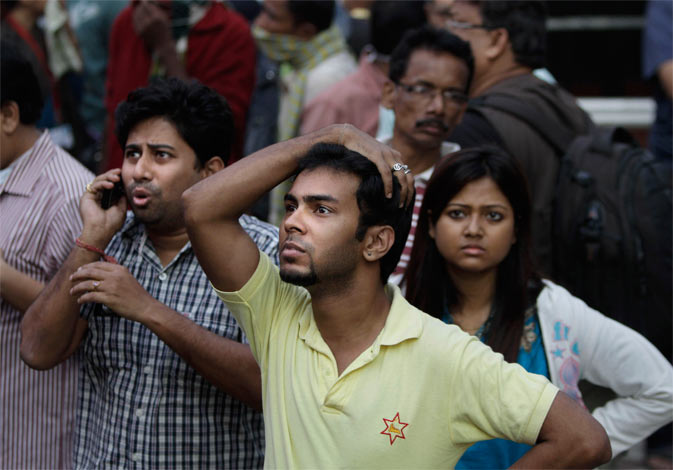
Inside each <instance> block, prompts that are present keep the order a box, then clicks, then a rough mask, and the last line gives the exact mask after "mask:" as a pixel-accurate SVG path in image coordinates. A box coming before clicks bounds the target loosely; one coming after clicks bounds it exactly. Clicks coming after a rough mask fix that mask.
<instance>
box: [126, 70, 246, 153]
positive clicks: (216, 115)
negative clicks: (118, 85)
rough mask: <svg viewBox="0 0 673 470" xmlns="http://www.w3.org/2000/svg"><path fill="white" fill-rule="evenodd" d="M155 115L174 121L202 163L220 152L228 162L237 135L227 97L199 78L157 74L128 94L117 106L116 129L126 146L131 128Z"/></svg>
mask: <svg viewBox="0 0 673 470" xmlns="http://www.w3.org/2000/svg"><path fill="white" fill-rule="evenodd" d="M153 117H162V118H164V119H166V120H168V121H169V122H171V123H172V124H173V125H174V126H175V128H176V130H177V131H178V134H180V137H182V139H183V140H184V141H185V142H187V145H189V146H190V147H191V148H192V150H194V153H195V154H196V157H197V159H198V161H199V162H200V163H201V165H204V164H205V163H206V162H207V161H208V160H210V159H211V158H213V157H215V156H217V157H221V158H222V160H223V161H224V162H225V163H226V162H227V160H228V159H229V152H230V150H231V145H232V142H233V139H234V118H233V115H232V112H231V108H229V105H228V104H227V101H226V100H225V99H224V98H223V97H222V96H221V95H220V94H218V93H217V92H216V91H215V90H213V89H212V88H209V87H207V86H205V85H203V84H201V83H199V82H197V81H195V80H194V81H190V82H184V81H182V80H180V79H178V78H175V77H171V78H158V79H155V80H153V81H152V82H151V83H150V84H149V85H148V86H146V87H143V88H138V89H136V90H134V91H132V92H131V93H129V94H128V97H127V98H126V101H124V102H122V103H120V104H119V106H117V110H116V112H115V133H116V134H117V140H118V141H119V145H120V146H121V147H122V148H124V147H125V146H126V140H127V139H128V136H129V132H131V129H133V128H134V127H135V126H136V125H137V124H139V123H140V122H142V121H145V120H146V119H150V118H153Z"/></svg>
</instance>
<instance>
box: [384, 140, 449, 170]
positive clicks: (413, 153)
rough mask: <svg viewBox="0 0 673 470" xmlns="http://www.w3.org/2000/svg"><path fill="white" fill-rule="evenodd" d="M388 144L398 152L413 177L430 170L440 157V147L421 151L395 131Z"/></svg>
mask: <svg viewBox="0 0 673 470" xmlns="http://www.w3.org/2000/svg"><path fill="white" fill-rule="evenodd" d="M390 144H391V146H392V147H393V148H394V149H395V150H397V151H398V152H400V154H401V155H402V163H404V164H406V165H409V169H410V170H411V172H412V173H413V174H414V175H418V174H421V173H423V172H424V171H425V170H427V169H428V168H432V167H433V166H434V165H435V164H436V163H437V162H438V161H439V159H440V158H441V156H442V147H441V145H440V146H439V147H437V148H431V149H421V148H419V147H418V146H416V145H414V144H413V143H412V142H410V141H409V140H408V139H406V138H404V137H403V136H402V135H401V134H400V133H399V132H397V131H393V138H392V140H391V141H390Z"/></svg>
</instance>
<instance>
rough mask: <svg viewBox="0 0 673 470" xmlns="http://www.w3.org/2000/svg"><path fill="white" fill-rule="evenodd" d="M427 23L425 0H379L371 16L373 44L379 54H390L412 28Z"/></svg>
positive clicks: (373, 6) (374, 4)
mask: <svg viewBox="0 0 673 470" xmlns="http://www.w3.org/2000/svg"><path fill="white" fill-rule="evenodd" d="M424 24H425V10H424V9H423V2H419V1H418V0H377V1H375V2H374V3H373V4H372V8H371V17H370V39H371V41H370V42H371V44H372V46H374V49H376V52H378V53H379V54H385V55H390V54H391V53H392V52H393V49H395V46H397V44H399V42H400V41H401V40H402V36H404V33H406V32H407V31H409V30H410V29H415V28H420V27H421V26H423V25H424Z"/></svg>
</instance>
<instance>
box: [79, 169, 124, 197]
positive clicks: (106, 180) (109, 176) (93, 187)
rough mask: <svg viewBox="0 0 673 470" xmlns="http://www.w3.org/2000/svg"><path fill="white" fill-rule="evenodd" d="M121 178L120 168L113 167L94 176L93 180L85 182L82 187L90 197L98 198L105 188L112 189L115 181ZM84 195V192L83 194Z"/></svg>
mask: <svg viewBox="0 0 673 470" xmlns="http://www.w3.org/2000/svg"><path fill="white" fill-rule="evenodd" d="M120 180H121V170H120V169H119V168H114V169H112V170H110V171H107V172H105V173H103V174H102V175H98V176H96V177H95V178H94V179H93V181H91V182H90V183H87V185H86V186H85V187H84V189H85V191H86V192H87V193H88V194H90V195H91V196H90V197H93V198H98V197H100V195H101V194H102V192H103V190H105V189H112V187H114V184H115V183H116V182H117V181H120ZM85 196H86V194H85Z"/></svg>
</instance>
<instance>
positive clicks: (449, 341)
mask: <svg viewBox="0 0 673 470" xmlns="http://www.w3.org/2000/svg"><path fill="white" fill-rule="evenodd" d="M216 292H217V294H218V295H219V296H220V298H221V299H222V300H223V301H224V302H226V304H227V305H228V307H229V309H230V310H231V311H232V312H233V314H234V316H235V317H236V318H237V320H238V321H239V323H240V325H241V326H242V328H243V330H244V331H245V333H246V335H247V337H248V340H249V341H250V346H251V348H252V352H253V354H254V356H255V358H256V359H257V362H258V363H259V365H260V368H261V371H262V393H263V402H264V424H265V429H266V459H265V462H264V465H265V467H266V468H336V467H339V468H355V467H360V468H449V467H453V466H455V464H456V462H457V461H458V459H459V458H460V456H461V455H462V453H463V452H464V451H465V449H466V448H467V447H469V445H470V444H472V443H474V442H476V441H480V440H485V439H491V438H495V437H500V438H505V439H510V440H514V441H518V442H525V443H528V444H534V443H535V441H536V439H537V435H538V433H539V431H540V427H541V426H542V423H543V421H544V419H545V417H546V415H547V412H548V410H549V407H550V406H551V403H552V401H553V399H554V397H555V396H556V392H557V391H558V389H557V388H556V387H554V386H553V385H552V384H551V383H549V381H547V379H545V378H544V377H542V376H540V375H535V374H529V373H527V372H526V371H525V370H524V369H523V368H521V367H520V366H519V365H517V364H508V363H506V362H505V361H504V360H503V358H502V355H500V354H495V353H493V351H492V350H491V349H490V348H489V347H487V346H484V345H483V344H482V343H481V342H480V341H479V340H477V339H476V338H474V337H472V336H470V335H468V334H466V333H464V332H463V331H462V330H460V328H458V327H456V326H453V325H446V324H444V323H443V322H441V321H440V320H437V319H435V318H433V317H431V316H429V315H427V314H425V313H423V312H421V311H420V310H418V309H416V308H414V307H413V306H411V305H410V304H409V303H408V302H407V301H406V300H405V299H404V298H403V297H402V295H401V294H400V291H399V289H398V288H397V287H395V286H392V285H388V286H387V287H386V292H387V293H388V295H390V296H391V297H392V305H391V308H390V313H389V314H388V318H387V320H386V324H385V326H384V327H383V329H382V330H381V333H380V334H379V336H378V337H377V338H376V340H375V341H374V343H373V344H372V345H371V347H369V348H368V349H367V350H365V351H364V352H363V353H362V354H361V355H360V356H359V357H358V358H356V359H355V360H354V361H353V363H352V364H350V365H349V366H348V368H347V369H346V370H344V371H343V373H342V374H341V375H340V376H338V375H337V364H336V361H335V359H334V356H333V354H332V352H331V351H330V349H329V347H328V346H327V344H326V343H325V342H324V340H323V339H322V336H321V335H320V331H319V330H318V328H317V326H316V324H315V320H314V319H313V311H312V308H311V297H310V295H309V293H308V291H307V290H306V289H304V288H301V287H297V286H294V285H291V284H288V283H285V282H283V281H281V279H280V276H279V273H278V268H277V267H276V266H274V265H273V264H272V263H271V261H270V260H269V258H268V257H267V256H266V255H265V254H264V253H260V261H259V265H258V266H257V269H256V271H255V273H254V274H253V276H252V277H251V278H250V280H249V281H248V283H247V284H246V285H245V286H243V288H242V289H241V290H240V291H238V292H232V293H226V292H221V291H217V290H216Z"/></svg>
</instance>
